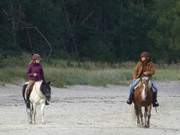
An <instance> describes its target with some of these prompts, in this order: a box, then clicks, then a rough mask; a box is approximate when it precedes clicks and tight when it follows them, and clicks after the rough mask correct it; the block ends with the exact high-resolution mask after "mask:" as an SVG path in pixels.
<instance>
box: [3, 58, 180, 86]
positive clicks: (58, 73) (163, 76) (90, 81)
mask: <svg viewBox="0 0 180 135" xmlns="http://www.w3.org/2000/svg"><path fill="white" fill-rule="evenodd" d="M28 62H29V57H27V56H25V57H24V56H23V57H20V58H16V57H13V58H6V59H3V60H2V61H1V62H0V82H1V83H0V84H2V83H17V82H19V80H25V68H26V65H27V63H28ZM43 65H44V70H45V76H46V79H47V80H50V81H52V84H53V85H54V86H57V87H64V86H65V85H76V84H80V85H95V86H105V85H107V84H129V82H130V80H131V72H132V69H133V67H134V65H135V64H134V63H132V62H127V63H122V64H109V63H100V62H99V63H98V62H96V63H95V62H74V61H63V60H53V61H50V62H44V63H43ZM178 65H179V64H176V65H166V64H164V65H158V68H157V72H156V75H155V76H154V79H155V80H158V81H175V80H180V70H179V66H178Z"/></svg>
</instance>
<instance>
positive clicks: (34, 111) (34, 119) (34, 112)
mask: <svg viewBox="0 0 180 135" xmlns="http://www.w3.org/2000/svg"><path fill="white" fill-rule="evenodd" d="M32 115H33V116H32V117H33V118H32V119H33V123H34V124H36V103H33V114H32Z"/></svg>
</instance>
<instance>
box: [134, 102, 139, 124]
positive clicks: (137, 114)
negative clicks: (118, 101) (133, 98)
mask: <svg viewBox="0 0 180 135" xmlns="http://www.w3.org/2000/svg"><path fill="white" fill-rule="evenodd" d="M134 110H135V113H136V117H137V125H138V126H139V124H140V119H139V109H138V106H137V105H134Z"/></svg>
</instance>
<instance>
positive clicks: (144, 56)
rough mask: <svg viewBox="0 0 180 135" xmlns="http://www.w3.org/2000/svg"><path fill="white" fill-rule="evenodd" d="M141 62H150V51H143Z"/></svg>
mask: <svg viewBox="0 0 180 135" xmlns="http://www.w3.org/2000/svg"><path fill="white" fill-rule="evenodd" d="M140 59H141V62H149V61H150V60H151V54H150V53H149V52H146V51H144V52H142V53H141V55H140Z"/></svg>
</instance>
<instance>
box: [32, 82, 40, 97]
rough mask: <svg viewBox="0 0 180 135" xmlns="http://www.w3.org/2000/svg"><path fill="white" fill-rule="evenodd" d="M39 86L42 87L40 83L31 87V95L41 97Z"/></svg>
mask: <svg viewBox="0 0 180 135" xmlns="http://www.w3.org/2000/svg"><path fill="white" fill-rule="evenodd" d="M41 85H42V81H38V82H36V83H35V84H34V86H33V91H32V93H34V94H36V95H38V96H40V97H42V96H43V94H42V92H41Z"/></svg>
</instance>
